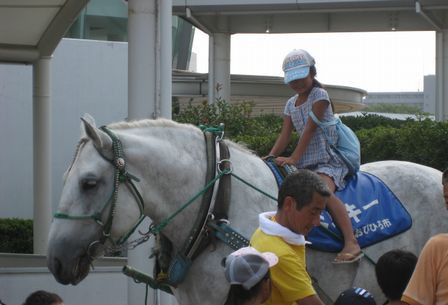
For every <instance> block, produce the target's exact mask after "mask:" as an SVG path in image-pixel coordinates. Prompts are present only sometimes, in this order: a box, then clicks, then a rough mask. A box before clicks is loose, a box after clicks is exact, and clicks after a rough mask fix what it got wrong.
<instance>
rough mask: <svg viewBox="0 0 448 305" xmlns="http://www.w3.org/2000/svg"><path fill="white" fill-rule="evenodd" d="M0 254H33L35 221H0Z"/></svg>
mask: <svg viewBox="0 0 448 305" xmlns="http://www.w3.org/2000/svg"><path fill="white" fill-rule="evenodd" d="M0 252H2V253H33V221H32V220H30V219H17V218H5V219H0Z"/></svg>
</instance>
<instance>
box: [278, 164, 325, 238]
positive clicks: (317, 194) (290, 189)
mask: <svg viewBox="0 0 448 305" xmlns="http://www.w3.org/2000/svg"><path fill="white" fill-rule="evenodd" d="M330 195H331V192H330V190H329V189H328V187H327V185H326V184H325V182H324V181H323V180H322V179H321V178H320V177H319V175H317V174H316V173H314V172H312V171H310V170H306V169H302V170H298V171H297V172H295V173H293V174H291V175H289V176H288V177H286V179H285V180H284V181H283V184H282V185H281V187H280V190H279V193H278V199H277V200H278V201H277V203H278V212H277V216H276V219H277V221H278V222H279V223H280V224H281V225H283V226H285V227H287V228H288V229H290V230H291V231H293V232H295V233H298V234H302V235H306V234H308V233H309V231H310V230H311V229H312V228H313V227H314V226H318V225H319V224H320V214H321V212H322V211H323V210H324V209H325V207H326V204H327V201H328V198H329V197H330Z"/></svg>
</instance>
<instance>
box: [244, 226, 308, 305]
mask: <svg viewBox="0 0 448 305" xmlns="http://www.w3.org/2000/svg"><path fill="white" fill-rule="evenodd" d="M250 244H251V246H253V247H254V248H255V249H257V250H258V251H260V252H272V253H275V254H276V255H277V256H278V263H277V265H275V266H273V267H272V268H271V281H272V293H271V297H270V298H269V299H268V300H267V301H266V303H264V305H291V304H293V303H294V302H295V301H297V300H301V299H303V298H306V297H308V296H311V295H315V294H316V292H315V290H314V288H313V285H312V282H311V278H310V276H309V274H308V272H307V271H306V258H305V246H304V245H303V246H297V245H291V244H288V243H286V242H285V241H284V240H283V239H282V238H281V237H279V236H273V235H268V234H265V233H264V232H263V231H261V230H260V229H257V230H256V231H255V233H254V234H253V235H252V238H251V240H250Z"/></svg>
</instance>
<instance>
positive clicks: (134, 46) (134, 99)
mask: <svg viewBox="0 0 448 305" xmlns="http://www.w3.org/2000/svg"><path fill="white" fill-rule="evenodd" d="M155 3H156V0H129V2H128V118H129V119H130V120H136V119H143V118H154V117H155V115H156V94H155V93H156V66H157V65H156V35H157V27H156V24H157V22H156V4H155Z"/></svg>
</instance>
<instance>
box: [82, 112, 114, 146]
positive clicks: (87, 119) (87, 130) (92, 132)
mask: <svg viewBox="0 0 448 305" xmlns="http://www.w3.org/2000/svg"><path fill="white" fill-rule="evenodd" d="M81 121H82V123H81V134H82V135H81V136H82V137H83V136H85V137H88V138H90V139H92V141H93V145H95V147H96V149H98V150H100V151H102V150H104V149H107V148H109V147H112V140H111V139H110V137H109V136H108V135H107V134H106V133H105V132H104V131H102V130H100V129H98V128H97V127H96V124H95V120H94V119H93V117H92V116H91V115H90V114H88V113H86V114H84V115H83V116H82V117H81Z"/></svg>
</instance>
